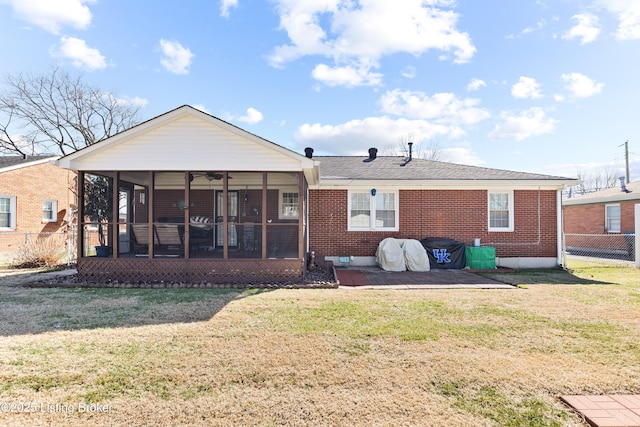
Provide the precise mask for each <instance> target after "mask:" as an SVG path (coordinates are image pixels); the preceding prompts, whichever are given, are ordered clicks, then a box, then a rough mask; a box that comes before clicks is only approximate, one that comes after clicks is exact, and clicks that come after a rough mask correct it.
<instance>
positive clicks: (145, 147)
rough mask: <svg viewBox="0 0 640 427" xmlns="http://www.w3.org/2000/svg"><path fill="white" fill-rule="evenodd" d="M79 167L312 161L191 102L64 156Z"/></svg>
mask: <svg viewBox="0 0 640 427" xmlns="http://www.w3.org/2000/svg"><path fill="white" fill-rule="evenodd" d="M59 164H60V166H62V167H66V168H70V169H76V170H85V171H87V170H96V171H97V170H121V171H126V170H129V171H135V170H139V171H143V170H144V171H146V170H155V171H162V170H165V171H182V170H228V171H233V170H242V171H301V170H303V168H310V167H311V168H312V167H313V161H311V160H310V159H307V158H306V157H304V156H302V155H299V154H297V153H294V152H291V151H289V150H287V149H285V148H283V147H280V146H279V145H277V144H273V143H271V142H269V141H266V140H264V139H262V138H259V137H257V136H255V135H252V134H250V133H248V132H245V131H243V130H241V129H239V128H236V127H234V126H232V125H230V124H228V123H225V122H223V121H221V120H218V119H216V118H214V117H211V116H208V115H206V114H204V113H202V112H200V111H197V110H194V109H193V108H191V107H181V108H179V109H178V110H174V111H173V112H170V113H167V115H165V116H160V117H159V118H157V119H154V120H151V121H150V122H147V123H145V124H143V125H140V126H139V127H137V128H133V129H131V130H129V131H127V132H124V133H123V134H120V135H116V136H114V137H112V138H109V139H107V140H105V141H103V142H100V143H98V144H95V145H93V146H91V147H88V148H86V149H84V150H81V151H79V152H76V153H74V154H72V155H70V156H67V157H65V158H62V159H61V160H60V163H59Z"/></svg>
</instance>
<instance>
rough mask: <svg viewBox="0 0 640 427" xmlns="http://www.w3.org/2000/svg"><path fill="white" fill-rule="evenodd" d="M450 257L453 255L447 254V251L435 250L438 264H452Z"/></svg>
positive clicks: (434, 254) (434, 253)
mask: <svg viewBox="0 0 640 427" xmlns="http://www.w3.org/2000/svg"><path fill="white" fill-rule="evenodd" d="M449 255H451V254H450V253H449V252H447V250H446V249H434V250H433V256H434V257H435V258H436V262H437V263H438V264H446V263H450V262H451V258H449Z"/></svg>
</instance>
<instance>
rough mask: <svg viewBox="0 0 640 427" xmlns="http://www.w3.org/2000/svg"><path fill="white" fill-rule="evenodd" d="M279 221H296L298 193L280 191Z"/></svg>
mask: <svg viewBox="0 0 640 427" xmlns="http://www.w3.org/2000/svg"><path fill="white" fill-rule="evenodd" d="M279 203H280V207H279V215H278V218H280V219H298V192H297V191H284V190H281V191H280V200H279Z"/></svg>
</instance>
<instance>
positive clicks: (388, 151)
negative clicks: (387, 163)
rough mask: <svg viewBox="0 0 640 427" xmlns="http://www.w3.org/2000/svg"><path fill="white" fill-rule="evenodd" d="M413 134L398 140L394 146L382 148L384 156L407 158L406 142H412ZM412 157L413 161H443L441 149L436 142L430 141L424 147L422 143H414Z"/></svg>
mask: <svg viewBox="0 0 640 427" xmlns="http://www.w3.org/2000/svg"><path fill="white" fill-rule="evenodd" d="M414 140H415V138H414V136H413V134H409V135H407V136H403V137H401V138H400V139H399V140H398V143H397V144H396V145H390V146H387V147H385V148H384V154H385V155H386V156H408V155H409V148H408V145H407V144H408V142H414ZM412 157H413V158H415V159H424V160H434V161H445V159H444V158H443V157H444V152H443V149H442V147H441V146H440V144H439V143H438V142H437V141H434V140H431V141H429V143H428V144H427V145H426V146H425V145H424V143H423V142H422V141H420V142H417V143H416V142H414V144H413V147H412Z"/></svg>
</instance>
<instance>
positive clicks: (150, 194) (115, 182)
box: [58, 106, 577, 283]
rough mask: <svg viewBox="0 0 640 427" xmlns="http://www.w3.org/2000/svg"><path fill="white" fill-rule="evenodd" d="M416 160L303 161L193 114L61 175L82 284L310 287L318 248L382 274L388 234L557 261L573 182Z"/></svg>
mask: <svg viewBox="0 0 640 427" xmlns="http://www.w3.org/2000/svg"><path fill="white" fill-rule="evenodd" d="M407 160H409V159H405V158H402V157H382V156H377V153H376V150H375V149H371V150H369V154H368V155H364V156H362V157H324V156H321V157H314V156H313V150H312V149H311V148H308V149H307V150H305V154H304V155H303V154H299V153H295V152H293V151H291V150H289V149H286V148H284V147H282V146H279V145H277V144H275V143H273V142H270V141H267V140H265V139H263V138H260V137H258V136H256V135H254V134H251V133H249V132H247V131H245V130H242V129H240V128H238V127H236V126H233V125H231V124H229V123H226V122H224V121H222V120H220V119H217V118H215V117H213V116H210V115H208V114H206V113H204V112H201V111H199V110H196V109H194V108H192V107H190V106H183V107H180V108H177V109H175V110H172V111H170V112H167V113H165V114H163V115H161V116H158V117H156V118H154V119H151V120H149V121H147V122H145V123H142V124H140V125H138V126H136V127H134V128H131V129H129V130H127V131H125V132H122V133H120V134H118V135H115V136H112V137H110V138H108V139H106V140H104V141H101V142H99V143H96V144H94V145H92V146H90V147H87V148H84V149H82V150H80V151H78V152H76V153H73V154H70V155H67V156H65V157H62V158H61V159H60V160H59V161H58V164H59V165H60V166H61V167H63V168H66V169H70V170H73V171H77V172H78V174H79V178H78V182H79V183H83V185H80V186H79V188H78V194H79V200H83V201H84V203H80V210H81V211H80V215H79V218H81V224H80V227H79V229H80V233H81V236H80V237H81V238H79V239H78V240H79V242H80V245H79V254H78V255H79V256H78V272H79V276H80V278H81V279H84V280H104V279H106V278H109V279H117V280H187V281H208V282H213V283H230V282H247V281H265V280H283V279H287V280H289V279H291V280H300V279H301V278H302V277H303V275H304V271H305V267H306V263H307V261H308V257H309V254H310V253H311V252H312V251H313V252H314V254H315V258H316V260H317V261H319V262H322V261H323V260H336V261H338V260H339V259H340V258H342V257H349V260H350V262H352V263H353V264H373V263H374V262H375V261H374V256H375V252H376V249H377V245H378V243H379V242H380V241H381V240H383V239H384V238H386V237H397V238H416V239H421V238H424V237H446V238H453V239H457V240H459V241H463V242H466V243H471V242H472V241H473V239H478V238H479V239H481V241H482V242H483V244H486V245H493V246H495V247H496V250H497V256H498V258H499V263H500V265H505V266H516V267H524V266H532V267H533V266H536V267H539V266H548V267H551V266H555V265H557V264H558V263H559V259H560V253H561V248H560V241H561V239H560V236H561V223H562V222H561V191H562V189H563V188H564V187H565V186H569V185H575V183H576V182H577V181H576V180H573V179H569V178H563V177H555V176H548V175H540V174H533V173H523V172H512V171H506V170H496V169H488V168H479V167H472V166H464V165H455V164H450V163H443V162H435V161H427V160H421V159H412V160H411V161H407ZM114 202H115V203H114ZM100 203H101V205H100ZM96 204H98V206H96ZM96 234H97V235H98V236H99V238H96ZM98 240H99V241H100V242H101V243H104V244H105V245H106V246H108V247H109V249H107V250H106V251H105V253H104V254H102V253H101V254H100V255H104V256H96V252H95V251H96V250H97V249H95V250H94V248H93V246H94V245H95V243H96V242H97V241H98ZM343 259H344V258H343Z"/></svg>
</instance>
